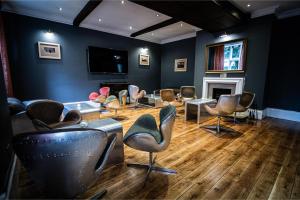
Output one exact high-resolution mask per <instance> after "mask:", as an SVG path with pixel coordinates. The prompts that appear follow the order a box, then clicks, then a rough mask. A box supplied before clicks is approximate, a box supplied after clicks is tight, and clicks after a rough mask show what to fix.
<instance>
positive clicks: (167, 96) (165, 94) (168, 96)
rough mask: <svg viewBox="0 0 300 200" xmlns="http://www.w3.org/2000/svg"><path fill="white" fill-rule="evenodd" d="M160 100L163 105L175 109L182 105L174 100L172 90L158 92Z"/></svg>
mask: <svg viewBox="0 0 300 200" xmlns="http://www.w3.org/2000/svg"><path fill="white" fill-rule="evenodd" d="M160 98H161V100H162V101H163V104H164V105H173V106H175V107H179V106H182V105H183V103H182V102H179V101H177V100H176V98H175V93H174V90H173V89H162V90H160Z"/></svg>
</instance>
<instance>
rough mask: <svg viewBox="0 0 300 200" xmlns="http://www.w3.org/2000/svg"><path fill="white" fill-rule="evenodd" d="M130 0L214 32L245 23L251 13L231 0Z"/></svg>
mask: <svg viewBox="0 0 300 200" xmlns="http://www.w3.org/2000/svg"><path fill="white" fill-rule="evenodd" d="M130 1H131V2H134V3H136V4H139V5H141V6H144V7H147V8H150V9H152V10H155V11H157V12H160V13H162V14H165V15H167V16H170V17H172V18H175V19H177V20H179V21H183V22H186V23H188V24H191V25H193V26H196V27H198V28H201V29H204V30H206V31H209V32H212V33H214V32H218V31H220V30H224V29H228V28H231V27H234V26H237V25H240V24H243V23H245V22H246V21H247V20H248V19H249V15H247V14H245V13H243V12H242V11H241V10H239V9H238V8H237V7H235V6H234V5H233V4H232V3H231V2H230V1H229V0H190V1H184V0H178V1H170V0H130Z"/></svg>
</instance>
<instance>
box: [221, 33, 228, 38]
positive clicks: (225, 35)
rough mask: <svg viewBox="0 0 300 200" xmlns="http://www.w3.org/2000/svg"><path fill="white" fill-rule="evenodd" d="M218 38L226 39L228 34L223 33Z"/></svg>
mask: <svg viewBox="0 0 300 200" xmlns="http://www.w3.org/2000/svg"><path fill="white" fill-rule="evenodd" d="M219 37H220V38H226V37H228V34H227V33H226V32H225V33H223V34H222V35H220V36H219Z"/></svg>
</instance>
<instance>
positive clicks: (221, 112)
mask: <svg viewBox="0 0 300 200" xmlns="http://www.w3.org/2000/svg"><path fill="white" fill-rule="evenodd" d="M239 100H240V95H221V96H220V98H219V100H218V103H217V105H216V106H215V107H213V108H212V107H209V106H208V105H204V107H205V109H206V110H207V112H208V113H209V114H211V115H213V116H216V117H217V118H218V119H217V120H218V121H217V124H216V125H211V126H202V128H205V129H208V130H210V131H212V132H213V133H215V134H220V132H221V131H224V132H231V133H233V132H234V130H232V129H230V128H227V127H225V126H221V125H220V121H221V117H223V116H228V115H231V114H233V113H234V112H235V110H236V107H237V105H238V103H239Z"/></svg>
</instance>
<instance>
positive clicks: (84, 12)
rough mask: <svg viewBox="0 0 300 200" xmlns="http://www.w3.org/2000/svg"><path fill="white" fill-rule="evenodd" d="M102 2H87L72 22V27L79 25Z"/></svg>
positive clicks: (92, 0) (95, 0)
mask: <svg viewBox="0 0 300 200" xmlns="http://www.w3.org/2000/svg"><path fill="white" fill-rule="evenodd" d="M101 2H102V0H89V1H88V2H87V4H86V5H85V6H84V7H83V8H82V10H81V11H80V12H79V13H78V15H77V16H76V17H75V19H74V21H73V25H74V26H79V25H80V23H81V22H82V21H83V20H84V19H85V18H86V17H87V16H88V15H89V14H90V13H91V12H92V11H93V10H94V9H95V8H96V7H97V6H98V5H99V4H100V3H101Z"/></svg>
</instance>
